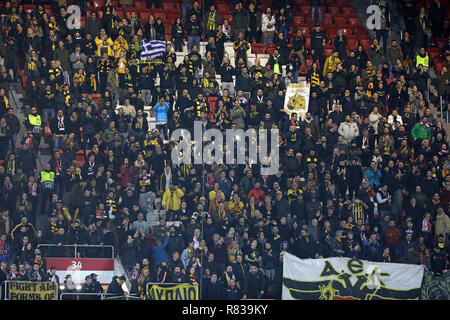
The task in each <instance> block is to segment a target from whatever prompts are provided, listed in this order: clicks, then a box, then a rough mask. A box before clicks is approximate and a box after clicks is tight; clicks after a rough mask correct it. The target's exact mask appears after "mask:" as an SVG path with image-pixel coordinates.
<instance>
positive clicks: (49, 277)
mask: <svg viewBox="0 0 450 320" xmlns="http://www.w3.org/2000/svg"><path fill="white" fill-rule="evenodd" d="M46 280H47V281H51V282H55V283H56V285H57V286H58V288H59V276H58V275H57V274H56V267H55V266H51V267H50V270H48V272H47V279H46Z"/></svg>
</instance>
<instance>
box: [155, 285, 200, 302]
mask: <svg viewBox="0 0 450 320" xmlns="http://www.w3.org/2000/svg"><path fill="white" fill-rule="evenodd" d="M147 297H148V300H199V296H198V286H195V285H193V284H188V283H183V284H166V285H165V284H161V285H156V284H154V285H150V286H149V288H148V293H147Z"/></svg>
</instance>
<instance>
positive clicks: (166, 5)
mask: <svg viewBox="0 0 450 320" xmlns="http://www.w3.org/2000/svg"><path fill="white" fill-rule="evenodd" d="M162 7H163V9H164V11H166V12H167V11H169V10H173V9H175V2H173V1H164V2H163V3H162Z"/></svg>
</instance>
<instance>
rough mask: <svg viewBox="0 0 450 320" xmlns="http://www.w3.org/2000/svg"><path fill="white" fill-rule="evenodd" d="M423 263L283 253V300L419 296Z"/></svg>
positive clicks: (377, 298) (407, 297)
mask: <svg viewBox="0 0 450 320" xmlns="http://www.w3.org/2000/svg"><path fill="white" fill-rule="evenodd" d="M422 279H423V266H419V265H409V264H400V263H381V262H371V261H365V260H357V259H350V258H329V259H299V258H297V257H296V256H294V255H292V254H289V253H284V257H283V294H282V299H283V300H385V299H387V300H416V299H418V298H419V295H420V289H421V283H422Z"/></svg>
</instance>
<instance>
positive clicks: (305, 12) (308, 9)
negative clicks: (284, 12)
mask: <svg viewBox="0 0 450 320" xmlns="http://www.w3.org/2000/svg"><path fill="white" fill-rule="evenodd" d="M300 12H301V14H303V15H306V16H307V15H311V6H305V5H303V6H301V7H300Z"/></svg>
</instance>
